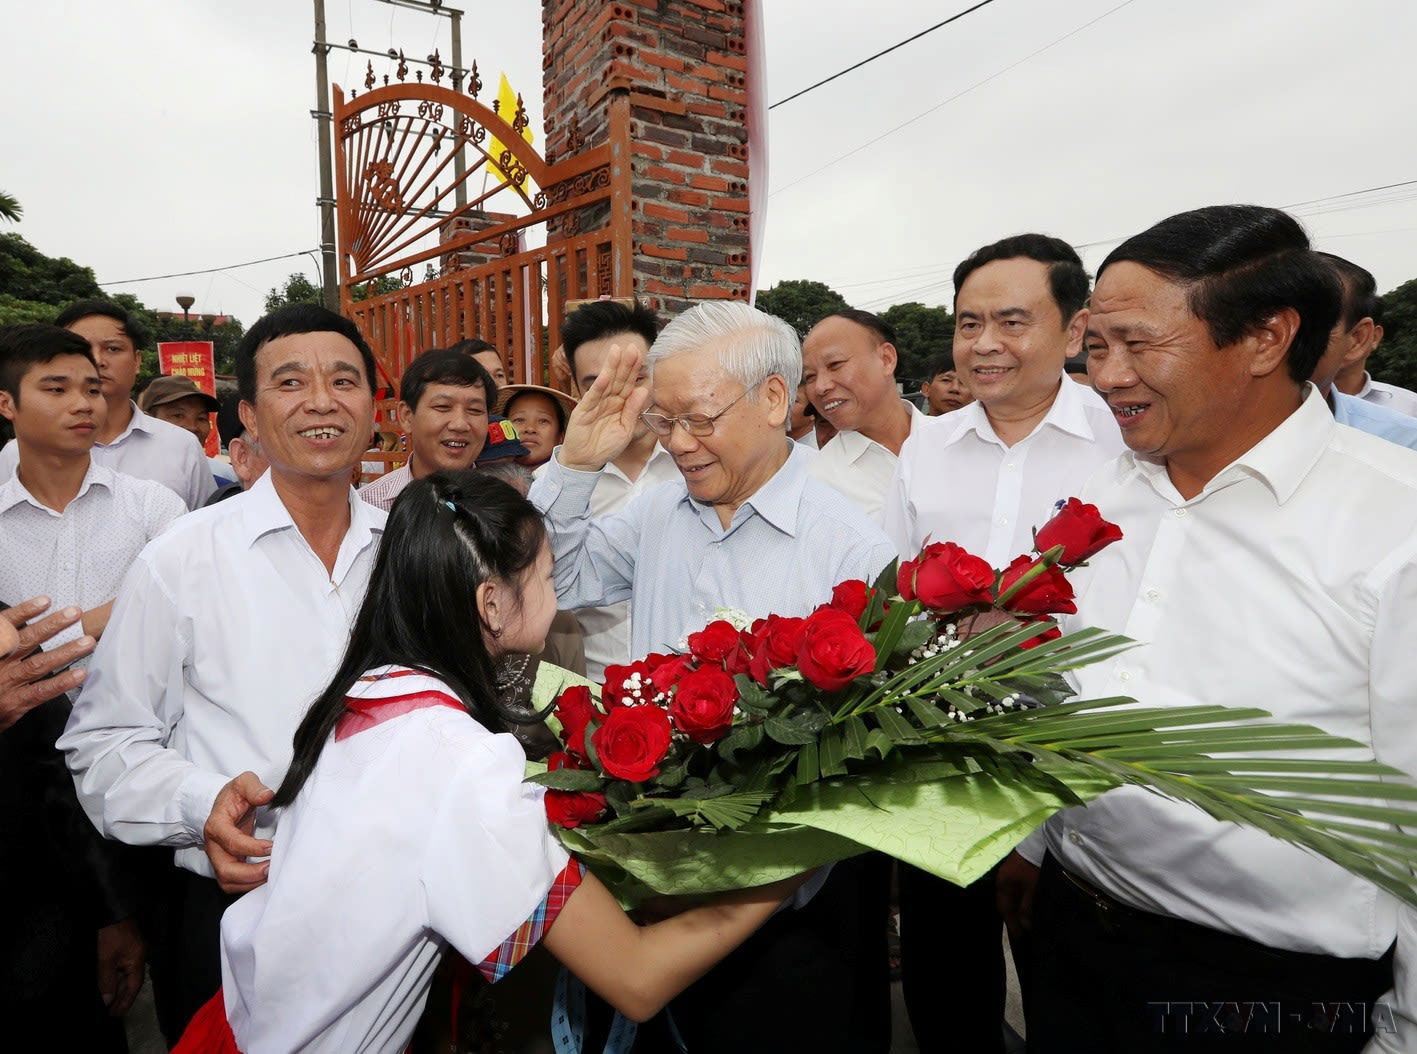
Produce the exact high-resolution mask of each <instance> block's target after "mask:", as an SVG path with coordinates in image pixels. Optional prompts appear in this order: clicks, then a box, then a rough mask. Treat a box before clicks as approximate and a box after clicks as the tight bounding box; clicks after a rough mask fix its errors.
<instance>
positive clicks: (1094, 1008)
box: [1026, 856, 1392, 1054]
mask: <svg viewBox="0 0 1417 1054" xmlns="http://www.w3.org/2000/svg"><path fill="white" fill-rule="evenodd" d="M1032 959H1033V963H1032V969H1033V975H1032V977H1031V979H1030V980H1031V982H1032V984H1031V988H1030V995H1029V999H1028V1000H1027V1002H1026V1013H1027V1017H1028V1049H1029V1054H1073V1052H1077V1054H1148V1052H1150V1051H1178V1050H1179V1051H1194V1050H1208V1049H1212V1048H1213V1047H1215V1046H1216V1045H1219V1046H1222V1047H1223V1048H1224V1049H1225V1050H1227V1051H1230V1050H1264V1051H1284V1052H1294V1054H1299V1052H1304V1054H1308V1052H1310V1051H1323V1052H1326V1054H1333V1052H1338V1051H1354V1052H1356V1051H1360V1050H1361V1049H1362V1048H1363V1045H1364V1044H1365V1043H1366V1042H1367V1041H1368V1039H1369V1038H1370V1036H1371V1035H1372V1032H1373V1029H1374V1028H1375V1027H1376V1028H1377V1029H1386V1028H1389V1027H1391V1021H1392V1019H1391V1016H1390V1015H1389V1014H1388V1013H1387V1010H1386V1008H1384V1007H1382V1006H1381V1005H1380V1004H1375V1001H1376V1000H1377V998H1378V997H1379V996H1381V995H1382V994H1383V993H1384V992H1386V991H1387V990H1388V988H1389V987H1391V985H1392V953H1391V951H1389V952H1388V954H1387V955H1386V956H1384V957H1383V958H1381V959H1340V958H1336V957H1333V956H1327V955H1310V954H1305V953H1303V952H1290V951H1282V950H1279V949H1275V948H1269V947H1266V946H1265V945H1262V944H1258V943H1256V942H1255V941H1250V940H1246V939H1245V938H1243V937H1236V936H1234V935H1232V934H1228V933H1222V932H1220V931H1218V930H1213V929H1210V928H1209V927H1206V926H1199V925H1196V924H1195V923H1191V922H1184V921H1182V920H1180V919H1175V918H1171V917H1170V916H1165V915H1154V914H1151V913H1150V912H1145V911H1138V910H1136V909H1134V908H1130V907H1127V906H1125V905H1122V904H1120V903H1118V902H1117V901H1115V900H1113V899H1111V898H1110V897H1107V896H1106V895H1105V894H1101V893H1100V892H1099V891H1097V890H1095V889H1092V888H1091V887H1089V886H1086V884H1085V883H1082V882H1081V881H1080V880H1078V879H1076V878H1075V877H1073V876H1071V875H1069V874H1067V873H1066V872H1064V870H1063V868H1062V867H1061V866H1060V865H1059V864H1058V862H1057V861H1056V860H1055V859H1054V858H1053V857H1052V856H1049V857H1048V858H1047V859H1046V860H1045V861H1044V865H1043V873H1042V875H1041V876H1040V878H1039V882H1038V890H1037V893H1036V894H1035V898H1034V904H1033V940H1032Z"/></svg>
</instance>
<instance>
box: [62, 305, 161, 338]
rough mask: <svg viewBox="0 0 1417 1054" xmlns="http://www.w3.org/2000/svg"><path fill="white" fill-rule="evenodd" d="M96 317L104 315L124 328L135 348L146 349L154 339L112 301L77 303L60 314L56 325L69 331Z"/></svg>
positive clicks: (144, 327)
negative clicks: (83, 320)
mask: <svg viewBox="0 0 1417 1054" xmlns="http://www.w3.org/2000/svg"><path fill="white" fill-rule="evenodd" d="M94 315H104V316H106V317H108V318H111V319H113V321H115V322H117V323H118V324H119V325H120V326H122V327H123V332H124V334H126V335H127V337H128V339H129V340H131V341H132V342H133V347H134V348H146V347H147V346H148V342H149V341H150V340H151V339H152V337H151V336H150V335H149V334H148V330H147V327H146V326H144V325H143V323H142V322H141V320H139V319H138V317H137V316H136V315H134V314H133V313H132V312H130V311H128V310H127V309H126V308H124V307H123V306H122V305H121V304H115V303H114V302H113V301H112V300H79V301H76V302H75V303H72V304H70V305H69V306H68V307H66V308H65V309H64V310H63V311H61V312H59V316H58V317H57V318H55V320H54V324H55V325H56V326H58V327H59V328H60V329H68V328H69V327H70V326H72V325H73V324H74V323H75V322H77V321H79V320H80V319H82V318H91V317H92V316H94Z"/></svg>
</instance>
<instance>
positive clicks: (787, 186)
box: [768, 0, 1134, 198]
mask: <svg viewBox="0 0 1417 1054" xmlns="http://www.w3.org/2000/svg"><path fill="white" fill-rule="evenodd" d="M1133 2H1134V0H1122V3H1120V4H1118V5H1117V6H1116V7H1113V8H1110V9H1109V10H1107V11H1104V12H1102V14H1100V15H1098V16H1097V17H1096V18H1094V19H1092V20H1091V21H1088V22H1084V23H1083V24H1082V25H1080V26H1078V27H1077V28H1076V29H1074V30H1072V31H1071V32H1069V33H1064V34H1063V35H1062V36H1061V37H1059V38H1058V39H1057V40H1055V41H1053V42H1052V43H1051V44H1045V45H1044V46H1043V47H1041V48H1039V49H1038V50H1037V51H1030V52H1029V53H1028V54H1027V55H1025V56H1024V57H1023V58H1021V59H1019V60H1018V61H1017V62H1012V63H1010V64H1009V65H1007V66H1005V67H1004V68H1003V69H1001V70H999V71H998V72H997V73H991V74H989V76H987V77H985V78H984V79H983V80H982V81H977V82H975V83H974V84H971V85H970V86H969V87H968V88H965V89H964V90H962V91H958V92H956V93H955V94H954V95H951V96H950V97H949V98H948V99H945V100H943V101H942V102H938V103H936V104H935V105H934V106H932V107H930V108H929V109H928V110H925V111H924V112H922V113H918V114H916V115H915V116H914V117H912V118H910V119H909V120H906V121H902V122H901V123H900V124H898V125H896V126H895V127H894V128H889V129H887V130H886V131H884V132H882V133H881V134H880V135H878V136H876V137H875V138H874V139H868V140H867V141H866V142H864V143H862V144H861V145H859V146H857V147H855V148H854V149H852V150H848V151H847V152H846V153H844V154H842V155H841V156H840V157H835V158H832V160H830V161H828V162H827V163H826V164H825V165H822V166H821V167H820V168H814V169H813V170H812V171H810V172H808V173H807V174H806V175H805V176H798V177H797V178H796V179H794V180H793V181H792V182H791V183H787V184H784V185H783V186H781V187H778V188H777V189H776V190H770V191H768V197H770V198H771V197H776V196H777V195H778V194H781V193H782V192H783V191H785V190H790V189H791V188H792V187H795V186H797V185H798V184H799V183H805V182H806V181H807V180H809V179H811V178H812V177H813V176H815V175H818V174H820V173H822V172H825V171H826V170H827V169H829V168H831V167H832V166H833V165H835V164H838V163H839V162H842V161H845V160H846V159H847V158H848V157H853V156H854V155H856V154H859V153H861V151H863V150H865V149H867V148H868V147H872V146H875V145H876V144H877V143H879V142H880V141H881V140H882V139H885V138H887V137H889V136H892V135H895V133H896V132H899V131H900V130H901V129H902V128H906V127H909V126H910V125H912V124H914V123H915V122H916V121H919V120H921V119H922V118H925V117H928V116H930V114H932V113H934V112H935V111H936V110H938V109H940V108H941V107H943V106H948V105H949V104H950V103H952V102H954V101H955V100H956V99H959V98H961V97H963V96H965V95H968V94H969V93H970V92H972V91H974V90H975V89H976V88H982V87H983V86H984V85H986V84H988V83H989V82H990V81H992V80H996V79H998V78H999V77H1002V76H1003V75H1004V74H1005V73H1008V72H1009V71H1010V70H1014V69H1017V68H1018V67H1019V66H1022V65H1023V64H1024V63H1025V62H1027V61H1029V60H1030V59H1033V58H1036V57H1037V56H1039V55H1041V54H1043V53H1044V52H1045V51H1049V50H1051V49H1052V48H1055V47H1057V46H1058V45H1059V44H1061V43H1063V42H1064V41H1065V40H1069V39H1071V38H1072V37H1075V36H1077V35H1078V34H1079V33H1081V32H1082V31H1083V30H1085V29H1089V28H1091V27H1092V26H1095V25H1096V24H1097V23H1098V22H1101V21H1102V20H1103V19H1104V18H1107V17H1108V16H1109V15H1114V14H1116V13H1117V12H1118V11H1120V10H1122V8H1124V7H1128V6H1130V5H1131V4H1132V3H1133Z"/></svg>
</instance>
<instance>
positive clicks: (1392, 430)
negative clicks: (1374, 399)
mask: <svg viewBox="0 0 1417 1054" xmlns="http://www.w3.org/2000/svg"><path fill="white" fill-rule="evenodd" d="M1328 398H1329V405H1330V406H1331V407H1333V419H1334V420H1335V421H1337V422H1338V423H1339V424H1341V425H1347V426H1348V427H1349V428H1356V429H1358V431H1360V432H1367V433H1368V434H1369V435H1374V436H1377V437H1378V438H1379V439H1386V440H1388V441H1389V442H1391V443H1396V444H1398V445H1399V446H1405V447H1407V448H1408V449H1409V450H1417V417H1412V416H1411V415H1410V414H1404V413H1402V412H1400V411H1398V410H1392V409H1389V408H1388V407H1386V406H1380V405H1378V404H1377V403H1370V402H1366V401H1364V400H1363V399H1360V398H1358V397H1357V396H1356V395H1344V394H1343V393H1342V392H1340V391H1338V390H1336V389H1329V393H1328Z"/></svg>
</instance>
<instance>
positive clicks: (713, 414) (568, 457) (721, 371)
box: [531, 301, 895, 1052]
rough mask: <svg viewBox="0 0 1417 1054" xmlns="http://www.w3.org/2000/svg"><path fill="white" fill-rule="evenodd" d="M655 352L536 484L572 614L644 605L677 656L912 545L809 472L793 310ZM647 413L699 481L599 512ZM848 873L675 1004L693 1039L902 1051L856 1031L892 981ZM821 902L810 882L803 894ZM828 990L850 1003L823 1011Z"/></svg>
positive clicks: (713, 313) (613, 368) (579, 421)
mask: <svg viewBox="0 0 1417 1054" xmlns="http://www.w3.org/2000/svg"><path fill="white" fill-rule="evenodd" d="M648 364H649V387H648V389H646V388H644V387H641V386H639V385H638V384H637V382H636V377H637V375H638V374H639V370H640V362H639V356H638V355H637V354H636V353H635V352H634V350H633V349H630V348H628V347H626V348H614V349H612V350H611V352H610V354H609V356H608V357H607V360H606V363H605V365H604V367H603V368H602V369H601V371H600V374H599V376H598V377H597V378H596V381H595V383H594V384H593V385H592V386H591V387H590V390H589V391H587V392H586V393H585V394H584V396H583V397H582V399H581V401H580V405H579V406H577V408H576V410H575V412H574V413H573V414H572V415H571V419H570V423H569V425H568V427H567V430H566V436H565V440H564V441H563V443H562V445H561V446H560V447H558V448H557V449H556V452H555V454H554V455H553V457H552V458H551V460H550V461H549V462H548V463H547V468H546V472H545V475H544V476H543V477H542V478H541V479H539V480H538V481H537V482H536V484H535V485H534V486H533V487H532V489H531V499H532V501H533V502H535V503H536V505H537V506H538V507H539V508H540V509H541V510H542V511H543V512H544V513H545V515H546V518H547V524H548V527H549V528H550V535H551V539H552V546H553V550H554V553H555V557H556V594H557V597H558V599H559V601H560V606H561V607H562V608H579V607H590V606H598V605H602V604H609V603H613V602H615V601H618V600H624V599H631V600H632V602H633V605H634V612H635V616H634V619H633V620H632V625H631V638H632V639H631V653H632V654H634V655H636V656H643V655H645V654H647V653H648V652H651V651H669V650H675V649H676V646H679V645H680V644H681V642H682V641H683V640H684V638H685V637H686V635H687V634H689V633H691V632H693V631H695V630H698V629H700V628H702V627H703V626H704V625H705V624H706V623H708V622H710V621H712V620H713V619H714V617H715V614H714V613H715V611H716V610H718V609H721V608H728V609H734V610H737V611H741V612H743V613H744V614H746V615H747V616H749V617H750V618H760V617H763V616H766V615H768V614H778V615H806V614H808V613H809V612H810V611H812V609H814V608H815V607H817V605H819V604H821V603H823V602H825V601H826V600H828V599H830V596H831V590H832V586H834V585H835V584H836V583H837V582H840V581H843V580H846V579H850V578H859V579H865V580H866V581H868V582H869V581H871V580H873V579H874V578H875V576H876V575H877V574H878V573H879V572H880V571H881V569H882V568H884V567H885V566H886V564H887V563H889V562H890V560H891V559H892V557H894V556H895V550H894V549H893V547H892V546H891V544H890V542H889V540H888V539H887V538H886V536H885V534H884V533H883V532H882V531H881V529H880V528H879V527H877V526H876V525H875V524H874V523H872V522H871V520H870V519H869V518H868V517H867V516H866V515H865V514H864V513H863V512H861V511H860V510H859V509H858V508H856V506H855V505H853V504H852V503H851V501H850V500H849V499H848V498H846V497H844V496H843V495H841V494H840V493H839V492H837V491H836V490H834V489H832V488H831V487H829V486H828V485H827V484H825V483H822V482H820V481H818V480H815V479H812V478H811V477H810V476H809V474H808V471H807V467H808V460H809V459H810V458H811V457H813V456H815V455H814V452H813V451H810V450H807V449H806V448H804V447H801V446H799V445H797V444H795V443H792V442H790V441H789V440H788V438H787V419H788V415H789V413H790V411H791V409H792V401H793V396H794V395H795V393H796V391H797V387H798V383H799V382H800V380H801V376H802V352H801V346H800V344H799V342H798V340H797V335H796V334H795V333H794V332H793V331H792V329H791V327H789V326H788V325H787V324H786V323H785V322H783V321H782V320H781V319H777V318H774V317H773V316H771V315H767V314H764V313H763V312H761V311H758V310H756V309H754V308H752V307H749V306H748V305H747V304H743V303H738V302H732V301H721V302H711V303H705V304H700V305H698V306H697V307H694V308H692V309H690V310H689V311H686V312H685V313H684V314H682V315H680V316H679V317H678V318H676V319H675V320H674V321H673V322H671V323H669V325H667V326H666V327H665V328H664V330H663V332H661V333H660V334H659V337H658V338H657V339H656V340H655V342H654V345H653V346H652V347H651V348H650V352H649V357H648ZM638 422H643V423H644V424H646V425H648V426H649V427H650V428H651V429H653V430H654V432H655V433H656V434H658V435H659V437H660V438H659V441H660V443H661V444H662V445H663V446H664V448H665V449H666V450H667V451H668V452H669V453H670V454H671V455H672V456H673V458H674V462H675V464H676V465H677V466H678V468H679V472H680V475H681V476H682V479H680V480H674V481H671V482H668V483H663V484H661V485H659V486H658V487H656V488H654V489H653V490H651V491H648V492H647V493H645V494H643V495H641V496H640V497H639V498H637V499H635V501H633V502H632V503H631V504H630V505H629V506H628V507H626V508H625V509H623V510H622V511H620V512H618V513H615V514H613V515H610V516H603V517H600V518H598V519H592V518H591V516H590V495H591V491H592V490H594V489H595V483H596V479H597V475H598V473H599V472H600V471H601V469H602V468H603V467H604V466H605V464H606V463H607V462H609V461H612V460H613V459H614V458H615V457H617V456H618V455H619V453H620V452H621V450H623V449H624V447H625V446H626V444H628V443H629V442H630V440H631V439H632V438H633V436H634V434H635V432H636V431H637V423H638ZM838 871H839V872H842V873H843V875H842V876H834V878H833V880H832V881H829V882H827V883H826V885H825V887H824V888H823V889H822V891H821V892H820V893H819V894H817V895H816V896H815V898H812V902H811V903H810V904H807V905H806V906H805V907H804V908H803V909H802V910H799V911H786V912H781V913H779V915H778V916H777V917H776V918H775V919H774V920H773V921H772V922H770V923H769V924H768V925H767V926H765V927H764V928H763V929H762V930H761V931H759V933H758V934H757V935H756V936H755V937H754V938H752V939H751V940H750V941H749V942H748V943H747V944H745V945H744V946H743V948H742V949H740V950H739V951H738V952H736V953H735V954H734V955H733V956H731V957H730V958H729V959H728V960H726V961H725V962H724V963H723V964H722V965H720V966H719V967H718V968H717V969H715V970H713V971H711V972H710V973H709V974H708V975H707V976H706V977H704V978H703V979H702V980H701V981H699V982H698V983H697V984H695V985H694V986H692V987H691V988H690V989H689V991H688V992H686V993H685V994H684V996H681V997H680V999H678V1000H676V1001H675V1003H674V1004H673V1005H672V1007H671V1010H672V1012H673V1015H674V1018H675V1022H676V1024H677V1026H678V1028H679V1029H680V1031H681V1033H682V1034H683V1037H684V1039H685V1040H686V1041H687V1042H688V1044H689V1048H690V1049H691V1050H734V1051H738V1052H752V1051H757V1050H762V1051H780V1050H788V1049H800V1050H812V1051H814V1052H828V1051H837V1050H840V1051H852V1052H858V1051H867V1050H872V1049H884V1045H883V1043H881V1042H879V1038H880V1037H871V1038H870V1039H869V1040H864V1041H863V1038H862V1036H861V1035H860V1034H859V1033H853V1029H852V1028H851V1026H850V1022H851V1019H852V1017H853V1016H854V1013H855V1012H856V1010H857V1009H862V1011H863V1013H864V1014H865V1016H867V1017H870V1016H871V1015H872V1013H873V1012H874V1008H869V1009H868V1008H867V1007H868V1004H870V1003H872V1002H873V1001H876V1000H879V999H881V998H888V992H886V991H884V990H882V991H879V992H878V991H875V990H874V986H871V990H869V991H863V990H862V988H863V986H862V985H861V984H858V983H857V981H858V978H857V977H856V972H857V971H856V969H855V967H854V966H853V965H852V963H851V958H852V956H851V950H852V948H853V941H854V939H855V932H854V929H855V926H856V925H857V919H856V918H855V917H854V903H853V901H852V896H853V895H854V894H853V892H852V891H850V890H847V889H844V888H842V889H838V888H837V887H840V886H845V885H846V884H847V883H846V882H845V881H843V878H845V877H849V872H850V869H849V868H838ZM813 885H815V883H810V884H809V886H807V887H804V892H806V891H810V890H811V887H812V886H813ZM806 899H808V898H807V897H804V896H803V893H799V894H798V905H799V906H801V905H802V903H803V901H804V900H806ZM828 994H829V997H830V998H831V1000H832V1002H833V1006H834V1007H836V1008H838V1009H839V1010H841V1011H842V1012H841V1013H838V1014H822V1013H820V1008H821V999H822V998H823V996H824V995H828ZM814 1022H815V1024H814ZM817 1032H820V1033H821V1034H820V1035H817V1034H816V1033H817Z"/></svg>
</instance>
